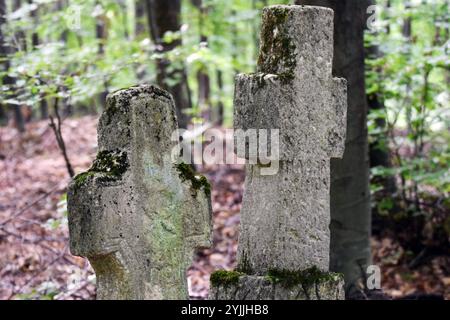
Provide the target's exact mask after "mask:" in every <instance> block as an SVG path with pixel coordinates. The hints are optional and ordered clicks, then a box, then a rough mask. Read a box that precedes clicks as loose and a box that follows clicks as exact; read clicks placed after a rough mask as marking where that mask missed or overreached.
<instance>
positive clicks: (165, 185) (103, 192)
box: [68, 85, 211, 299]
mask: <svg viewBox="0 0 450 320" xmlns="http://www.w3.org/2000/svg"><path fill="white" fill-rule="evenodd" d="M177 127H178V125H177V120H176V116H175V107H174V102H173V99H172V97H171V96H170V94H168V93H167V92H166V91H163V90H161V89H159V88H157V87H154V86H150V85H141V86H136V87H131V88H129V89H125V90H120V91H117V92H114V93H112V94H110V95H109V96H108V98H107V107H106V109H105V111H104V112H103V114H102V116H101V118H100V121H99V125H98V143H99V152H98V154H97V158H96V159H95V161H94V163H93V164H92V166H91V168H90V169H89V170H88V171H87V172H84V173H81V174H79V175H77V176H76V177H75V178H74V179H73V181H72V182H71V184H70V186H69V191H68V211H69V231H70V250H71V252H72V253H73V254H74V255H78V256H83V257H87V258H88V259H89V261H90V263H91V264H92V266H93V268H94V270H95V273H96V276H97V298H99V299H186V298H188V293H187V285H186V275H185V272H186V268H187V267H188V266H189V265H190V263H191V260H192V257H193V253H194V250H195V249H196V248H199V247H205V246H209V245H210V230H211V203H210V187H209V184H208V182H207V180H206V179H205V178H204V177H202V176H198V175H195V174H194V173H193V172H192V171H191V167H190V166H188V165H186V164H183V163H174V162H173V161H172V157H171V152H172V150H173V148H174V146H175V145H176V144H177V141H171V137H172V134H173V132H176V130H177V129H178V128H177Z"/></svg>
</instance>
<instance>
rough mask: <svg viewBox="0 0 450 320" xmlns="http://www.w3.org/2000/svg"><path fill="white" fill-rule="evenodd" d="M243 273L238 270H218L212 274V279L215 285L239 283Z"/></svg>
mask: <svg viewBox="0 0 450 320" xmlns="http://www.w3.org/2000/svg"><path fill="white" fill-rule="evenodd" d="M243 275H244V273H242V272H238V271H226V270H218V271H215V272H213V273H212V274H211V277H210V281H211V284H212V286H214V287H219V286H227V285H233V284H238V282H239V278H240V277H241V276H243Z"/></svg>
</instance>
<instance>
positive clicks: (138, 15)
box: [134, 0, 146, 37]
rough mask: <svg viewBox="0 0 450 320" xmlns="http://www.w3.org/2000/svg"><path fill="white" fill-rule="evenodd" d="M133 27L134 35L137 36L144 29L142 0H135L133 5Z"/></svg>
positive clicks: (143, 5)
mask: <svg viewBox="0 0 450 320" xmlns="http://www.w3.org/2000/svg"><path fill="white" fill-rule="evenodd" d="M134 9H135V11H134V20H135V29H134V36H135V37H138V36H140V35H141V34H143V33H144V32H145V31H146V24H145V3H144V1H143V0H136V1H135V7H134Z"/></svg>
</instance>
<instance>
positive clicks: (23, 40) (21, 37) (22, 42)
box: [13, 0, 27, 51]
mask: <svg viewBox="0 0 450 320" xmlns="http://www.w3.org/2000/svg"><path fill="white" fill-rule="evenodd" d="M21 7H22V0H14V2H13V11H17V10H19V9H20V8H21ZM14 37H15V40H16V48H17V51H26V50H27V37H26V34H25V32H24V31H23V30H21V29H19V30H18V31H17V32H16V34H15V35H14Z"/></svg>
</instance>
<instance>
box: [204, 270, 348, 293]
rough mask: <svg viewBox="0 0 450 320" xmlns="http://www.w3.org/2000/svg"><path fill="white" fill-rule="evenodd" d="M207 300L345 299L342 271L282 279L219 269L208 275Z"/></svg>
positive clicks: (271, 275)
mask: <svg viewBox="0 0 450 320" xmlns="http://www.w3.org/2000/svg"><path fill="white" fill-rule="evenodd" d="M209 299H210V300H344V299H345V294H344V279H343V277H342V275H340V274H336V273H331V272H326V273H325V272H324V273H321V274H320V277H318V278H309V279H308V278H303V279H301V280H300V279H298V277H297V278H296V277H291V276H289V275H288V276H287V277H286V278H285V279H283V277H282V274H280V275H279V276H277V275H273V274H269V275H266V276H257V275H246V274H243V273H239V272H235V271H218V272H216V273H213V274H212V275H211V288H210V293H209Z"/></svg>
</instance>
